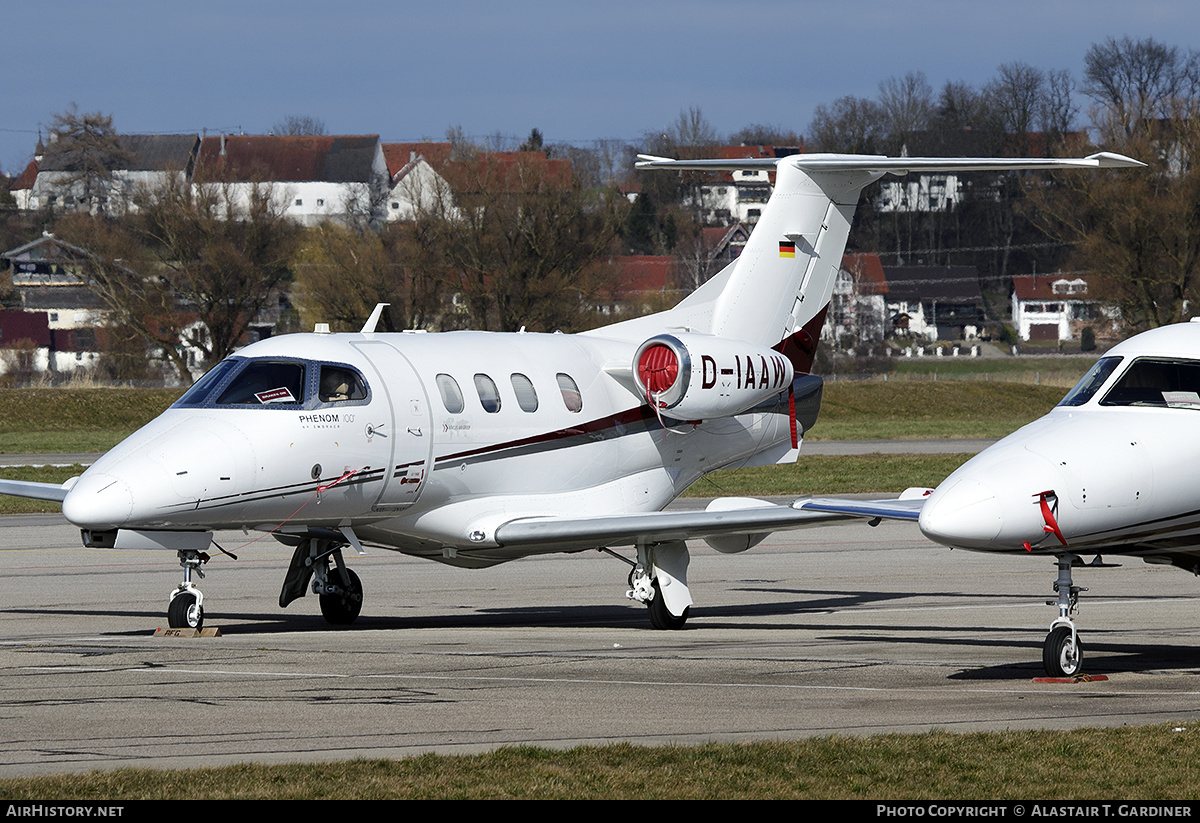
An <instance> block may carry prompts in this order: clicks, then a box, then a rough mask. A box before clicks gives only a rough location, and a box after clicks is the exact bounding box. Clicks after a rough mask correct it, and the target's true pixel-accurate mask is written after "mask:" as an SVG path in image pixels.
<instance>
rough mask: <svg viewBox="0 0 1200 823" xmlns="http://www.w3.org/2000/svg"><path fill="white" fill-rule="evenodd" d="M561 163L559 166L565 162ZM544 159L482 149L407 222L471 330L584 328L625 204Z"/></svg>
mask: <svg viewBox="0 0 1200 823" xmlns="http://www.w3.org/2000/svg"><path fill="white" fill-rule="evenodd" d="M563 165H564V166H565V164H563ZM563 170H564V169H563V166H554V165H552V164H551V163H549V162H547V161H546V160H545V159H544V157H543V158H541V159H539V158H536V157H532V156H519V157H517V158H515V159H513V158H511V157H509V158H505V157H504V156H498V155H487V154H485V155H480V156H479V157H478V158H476V159H475V160H473V161H468V162H462V163H457V164H454V165H452V167H451V168H449V169H448V170H447V177H448V180H449V182H450V185H451V187H452V189H453V191H454V198H453V203H450V202H449V199H448V198H438V199H437V202H436V203H434V204H433V205H432V207H425V208H421V209H418V214H417V216H416V218H415V219H414V220H413V221H412V222H411V223H410V224H408V225H407V226H406V231H407V232H408V233H409V236H410V237H411V238H412V242H413V243H414V244H415V245H416V246H417V247H418V248H419V249H421V251H422V253H423V255H424V260H425V262H424V265H429V266H434V267H437V268H440V269H441V270H443V271H449V272H452V275H451V276H452V277H454V278H455V282H456V285H457V288H458V289H459V294H460V295H461V297H462V299H463V301H464V303H465V307H466V309H467V312H468V315H469V321H470V322H471V324H472V325H474V326H475V327H476V328H484V329H498V330H501V331H515V330H517V329H518V328H521V327H522V326H524V327H527V328H529V329H531V330H542V331H553V330H554V329H560V328H561V329H564V330H572V329H577V328H581V327H583V326H585V325H586V324H587V322H588V319H589V317H588V313H589V311H590V309H591V306H592V305H593V303H594V297H595V295H596V294H598V293H599V291H600V287H601V286H602V285H604V284H603V283H602V282H600V280H599V278H598V277H597V274H598V271H599V269H600V268H601V267H602V260H603V258H604V257H605V256H606V255H607V254H609V253H610V250H611V249H610V247H611V244H612V242H613V240H614V239H615V238H616V236H617V233H618V231H619V230H620V227H621V225H622V222H623V218H624V210H625V206H626V203H625V200H624V198H621V197H619V196H617V195H616V194H615V193H612V192H596V191H588V190H586V189H584V188H583V187H581V186H580V185H579V183H578V181H577V180H575V179H574V178H573V176H571V175H570V173H569V169H566V170H565V171H566V174H565V175H564V174H562V173H561V172H562V171H563Z"/></svg>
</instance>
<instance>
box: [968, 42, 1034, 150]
mask: <svg viewBox="0 0 1200 823" xmlns="http://www.w3.org/2000/svg"><path fill="white" fill-rule="evenodd" d="M996 73H997V77H996V79H994V80H992V81H990V82H989V83H988V84H987V85H986V86H984V87H983V95H984V100H985V102H986V105H987V111H988V115H989V116H990V117H991V118H992V120H993V123H994V124H995V126H996V128H997V129H998V130H999V131H1000V132H1002V133H1004V134H1009V135H1014V136H1015V138H1016V141H1017V145H1016V152H1017V153H1018V154H1025V153H1026V152H1027V151H1028V140H1029V135H1030V134H1031V133H1033V132H1034V131H1035V130H1036V124H1037V122H1038V116H1039V114H1040V112H1041V109H1042V104H1043V99H1044V95H1043V91H1044V88H1045V83H1046V75H1045V74H1044V73H1043V72H1042V70H1041V69H1038V68H1034V67H1033V66H1031V65H1029V64H1028V63H1021V62H1016V63H1005V64H1004V65H1002V66H1000V68H999V69H997V72H996Z"/></svg>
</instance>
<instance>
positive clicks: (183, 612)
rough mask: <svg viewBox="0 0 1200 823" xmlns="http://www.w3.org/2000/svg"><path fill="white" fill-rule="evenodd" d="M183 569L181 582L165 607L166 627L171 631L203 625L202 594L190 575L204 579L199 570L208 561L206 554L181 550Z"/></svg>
mask: <svg viewBox="0 0 1200 823" xmlns="http://www.w3.org/2000/svg"><path fill="white" fill-rule="evenodd" d="M178 554H179V565H180V566H182V567H183V582H182V583H180V584H179V586H178V587H176V589H175V590H174V591H173V592H171V601H170V605H168V607H167V625H168V626H170V627H171V628H172V629H197V630H199V629H200V628H201V627H203V625H204V594H203V593H202V592H201V591H200V590H199V589H198V588H196V586H195V585H194V584H193V583H192V573H193V572H195V573H196V574H198V575H200V578H201V579H204V570H203V569H201V568H200V566H201V565H203V564H205V563H207V562H208V560H209V556H208V554H207V553H206V552H201V551H194V550H191V549H183V550H180V551H179V552H178Z"/></svg>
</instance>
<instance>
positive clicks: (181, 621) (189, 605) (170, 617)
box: [167, 592, 204, 631]
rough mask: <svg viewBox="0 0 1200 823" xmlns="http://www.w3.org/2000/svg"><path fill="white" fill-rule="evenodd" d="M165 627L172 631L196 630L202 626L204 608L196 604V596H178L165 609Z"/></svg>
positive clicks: (184, 594) (186, 594) (185, 594)
mask: <svg viewBox="0 0 1200 823" xmlns="http://www.w3.org/2000/svg"><path fill="white" fill-rule="evenodd" d="M167 625H168V626H170V627H171V628H172V629H196V630H197V631H199V630H200V628H201V627H203V626H204V607H202V606H201V605H200V604H199V603H197V602H196V595H194V594H188V593H187V592H185V593H183V594H178V595H176V596H175V597H173V598H172V599H171V605H170V606H168V607H167Z"/></svg>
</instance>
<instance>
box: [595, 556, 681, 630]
mask: <svg viewBox="0 0 1200 823" xmlns="http://www.w3.org/2000/svg"><path fill="white" fill-rule="evenodd" d="M609 554H613V553H612V552H609ZM613 556H614V557H618V558H620V559H621V560H625V562H627V563H631V565H632V566H633V568H632V569H631V570H630V572H629V591H627V592H625V596H626V597H628V598H629V599H630V600H636V601H638V602H640V603H645V604H646V607H647V609H648V610H649V612H650V625H651V626H653V627H654V628H656V629H664V630H676V629H682V628H683V624H684V623H686V622H687V619H688V613H689V612H690V611H691V606H692V596H691V594H690V593H689V592H688V588H687V567H688V550H687V544H686V543H684V542H683V541H682V540H676V541H672V542H669V543H655V544H651V545H638V553H637V562H636V563H633V562H632V561H630V560H627V559H626V558H624V557H621V556H620V555H617V554H613Z"/></svg>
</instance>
